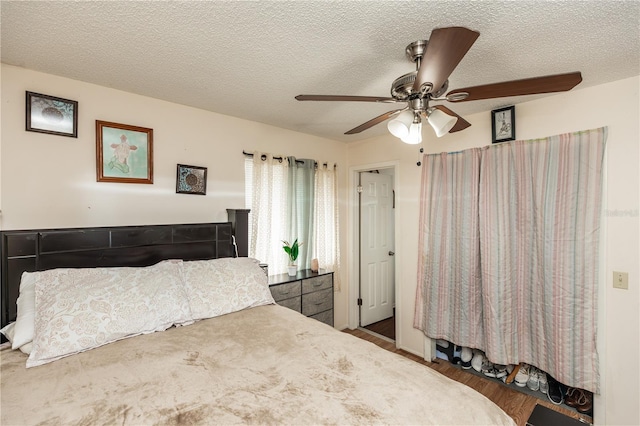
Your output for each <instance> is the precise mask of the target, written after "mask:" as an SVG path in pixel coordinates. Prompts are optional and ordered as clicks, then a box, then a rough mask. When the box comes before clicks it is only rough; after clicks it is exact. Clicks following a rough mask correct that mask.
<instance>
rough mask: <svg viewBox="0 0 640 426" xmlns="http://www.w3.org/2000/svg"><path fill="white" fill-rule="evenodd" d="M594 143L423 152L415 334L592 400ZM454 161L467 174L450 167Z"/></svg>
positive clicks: (558, 139)
mask: <svg viewBox="0 0 640 426" xmlns="http://www.w3.org/2000/svg"><path fill="white" fill-rule="evenodd" d="M605 139H606V128H600V129H595V130H590V131H584V132H576V133H570V134H563V135H559V136H554V137H550V138H545V139H537V140H531V141H516V142H510V143H503V144H499V145H491V146H488V147H485V148H483V149H482V150H480V151H479V154H478V153H477V152H478V150H477V149H473V150H466V151H462V152H461V153H457V154H437V155H425V156H424V169H423V175H422V176H423V179H422V198H421V215H420V245H419V256H420V257H419V259H420V265H419V274H418V290H417V292H418V294H417V295H416V310H415V319H414V326H415V327H416V328H418V329H420V330H423V332H424V333H425V335H426V336H428V337H431V338H443V339H447V340H449V341H452V342H454V343H456V344H458V345H461V346H470V347H473V348H477V349H481V350H483V351H485V353H486V355H487V357H488V358H489V360H491V361H493V362H495V363H500V364H518V363H520V362H525V363H528V364H532V365H535V366H536V367H538V368H540V369H542V370H544V371H546V372H547V373H549V374H551V375H552V376H553V377H554V378H556V379H557V380H559V381H560V382H562V383H564V384H566V385H569V386H572V387H577V388H582V389H586V390H589V391H592V392H596V393H597V392H599V377H598V355H597V351H596V330H597V327H596V319H597V285H598V264H599V260H600V259H599V245H600V243H599V234H600V212H601V207H602V164H603V157H604V148H605ZM461 154H464V155H465V156H466V155H468V156H476V155H477V156H478V157H479V158H478V163H477V166H476V165H475V162H469V163H468V164H466V165H465V163H463V162H460V163H456V166H452V165H450V164H449V162H454V158H451V157H453V156H456V157H455V159H456V160H457V159H458V157H457V156H461ZM460 158H464V157H460ZM445 159H446V160H447V161H446V162H445V161H444V160H445ZM459 161H460V160H459ZM460 167H467V168H468V170H466V172H465V173H463V172H460V171H458V172H457V173H454V172H453V170H457V169H459V168H460ZM476 173H477V175H476ZM452 179H455V180H456V182H451V180H452ZM476 185H477V187H476ZM455 188H461V189H460V191H457V190H455ZM474 205H475V207H474ZM476 244H477V246H476Z"/></svg>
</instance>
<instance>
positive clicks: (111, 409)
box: [0, 305, 515, 425]
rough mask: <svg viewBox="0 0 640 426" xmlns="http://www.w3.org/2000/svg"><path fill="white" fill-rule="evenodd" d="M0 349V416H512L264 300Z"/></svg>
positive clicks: (182, 420)
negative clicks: (122, 332)
mask: <svg viewBox="0 0 640 426" xmlns="http://www.w3.org/2000/svg"><path fill="white" fill-rule="evenodd" d="M26 357H27V356H26V355H25V354H22V353H21V352H20V351H11V350H8V349H5V350H2V351H0V360H1V375H2V384H1V386H2V389H1V391H2V393H1V408H2V410H1V415H0V420H1V423H2V424H3V425H18V424H19V425H27V424H43V425H47V424H51V425H60V424H92V425H93V424H132V425H139V424H190V425H191V424H279V425H280V424H297V425H299V424H438V425H447V424H450V425H462V424H465V425H472V424H479V425H514V424H515V423H514V422H513V420H512V419H511V418H510V417H509V416H508V415H507V414H505V413H504V412H503V411H502V410H501V409H500V408H499V407H497V406H496V405H495V404H494V403H493V402H491V401H490V400H488V399H487V398H486V397H484V396H483V395H481V394H479V393H477V392H476V391H474V390H473V389H471V388H469V387H467V386H465V385H463V384H460V383H457V382H455V381H453V380H451V379H449V378H447V377H445V376H443V375H441V374H440V373H438V372H436V371H434V370H432V369H430V368H428V367H426V366H424V365H422V364H419V363H416V362H413V361H411V360H408V359H406V358H404V357H402V356H399V355H397V354H394V353H391V352H389V351H385V350H383V349H381V348H379V347H377V346H375V345H373V344H372V343H369V342H366V341H364V340H361V339H358V338H356V337H353V336H351V335H348V334H346V333H341V332H339V331H336V330H334V329H333V328H331V327H329V326H327V325H325V324H322V323H320V322H318V321H315V320H313V319H309V318H306V317H304V316H302V315H300V314H299V313H297V312H294V311H292V310H290V309H287V308H284V307H281V306H278V305H267V306H260V307H256V308H251V309H244V310H242V311H239V312H234V313H231V314H227V315H223V316H220V317H216V318H212V319H206V320H202V321H198V322H196V323H195V324H192V325H189V326H182V327H175V328H171V329H169V330H166V331H163V332H158V333H153V334H147V335H141V336H136V337H133V338H129V339H125V340H120V341H117V342H115V343H111V344H108V345H105V346H102V347H99V348H96V349H93V350H89V351H87V352H83V353H80V354H76V355H73V356H70V357H67V358H63V359H60V360H58V361H55V362H52V363H50V364H46V365H42V366H39V367H34V368H29V369H26V368H25V362H26Z"/></svg>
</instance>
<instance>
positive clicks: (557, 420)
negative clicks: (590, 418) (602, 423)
mask: <svg viewBox="0 0 640 426" xmlns="http://www.w3.org/2000/svg"><path fill="white" fill-rule="evenodd" d="M586 424H588V423H583V422H581V421H580V420H576V419H573V418H571V417H569V416H565V415H564V414H562V413H559V412H557V411H554V410H552V409H550V408H547V407H545V406H544V405H539V404H536V406H535V408H534V409H533V411H532V412H531V415H530V416H529V420H527V426H585V425H586Z"/></svg>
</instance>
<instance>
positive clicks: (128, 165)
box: [96, 120, 153, 184]
mask: <svg viewBox="0 0 640 426" xmlns="http://www.w3.org/2000/svg"><path fill="white" fill-rule="evenodd" d="M96 171H97V175H98V182H120V183H148V184H151V183H153V129H147V128H146V127H138V126H129V125H127V124H118V123H110V122H108V121H99V120H96Z"/></svg>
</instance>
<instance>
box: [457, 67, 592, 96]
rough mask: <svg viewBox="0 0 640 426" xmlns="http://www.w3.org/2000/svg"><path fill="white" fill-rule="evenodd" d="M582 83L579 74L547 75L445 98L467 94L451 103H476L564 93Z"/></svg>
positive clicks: (463, 91)
mask: <svg viewBox="0 0 640 426" xmlns="http://www.w3.org/2000/svg"><path fill="white" fill-rule="evenodd" d="M581 81H582V74H580V72H570V73H567V74H556V75H547V76H544V77H534V78H525V79H522V80H512V81H503V82H502V83H493V84H484V85H482V86H474V87H465V88H462V89H455V90H452V91H450V92H449V93H447V96H450V95H454V94H456V93H468V94H469V96H467V97H466V98H463V99H459V100H451V102H467V101H477V100H480V99H493V98H504V97H507V96H521V95H535V94H539V93H553V92H566V91H567V90H571V89H573V88H574V87H575V86H576V85H577V84H578V83H580V82H581Z"/></svg>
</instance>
